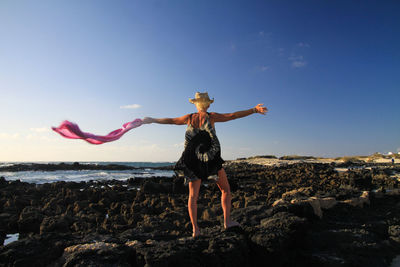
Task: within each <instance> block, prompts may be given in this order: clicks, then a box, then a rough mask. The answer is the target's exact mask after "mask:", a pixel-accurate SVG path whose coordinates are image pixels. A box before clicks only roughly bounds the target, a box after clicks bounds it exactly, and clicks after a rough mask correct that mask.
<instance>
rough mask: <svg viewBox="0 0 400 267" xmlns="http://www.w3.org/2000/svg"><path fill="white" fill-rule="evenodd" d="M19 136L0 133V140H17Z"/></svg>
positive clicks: (17, 134)
mask: <svg viewBox="0 0 400 267" xmlns="http://www.w3.org/2000/svg"><path fill="white" fill-rule="evenodd" d="M19 136H20V134H19V133H15V134H8V133H0V139H17V138H19Z"/></svg>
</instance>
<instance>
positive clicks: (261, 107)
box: [254, 104, 268, 115]
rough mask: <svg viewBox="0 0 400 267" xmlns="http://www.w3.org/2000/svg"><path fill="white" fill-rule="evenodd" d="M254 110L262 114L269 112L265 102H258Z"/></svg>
mask: <svg viewBox="0 0 400 267" xmlns="http://www.w3.org/2000/svg"><path fill="white" fill-rule="evenodd" d="M254 111H255V112H256V113H260V114H263V115H265V114H267V112H268V109H267V108H266V107H264V104H258V105H257V106H255V107H254Z"/></svg>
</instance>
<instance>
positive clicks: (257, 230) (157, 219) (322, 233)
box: [0, 161, 400, 266]
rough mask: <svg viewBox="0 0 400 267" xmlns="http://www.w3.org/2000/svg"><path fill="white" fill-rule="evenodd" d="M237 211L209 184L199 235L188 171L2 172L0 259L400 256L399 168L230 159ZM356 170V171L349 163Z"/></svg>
mask: <svg viewBox="0 0 400 267" xmlns="http://www.w3.org/2000/svg"><path fill="white" fill-rule="evenodd" d="M224 167H225V169H226V172H227V174H228V178H229V181H230V184H231V190H232V195H233V199H232V206H233V207H232V217H233V219H235V220H237V221H238V222H240V223H241V225H242V227H241V228H232V229H229V230H226V231H225V230H223V227H222V222H223V215H222V209H221V205H220V193H219V189H218V188H217V186H216V185H215V184H212V183H210V184H203V185H202V187H201V190H200V198H199V200H198V217H199V225H200V227H201V228H202V236H201V237H199V238H196V239H192V238H190V235H191V225H190V222H189V216H188V214H187V187H185V186H184V185H183V181H182V180H180V179H178V178H160V177H154V178H146V179H139V178H136V179H135V178H132V179H129V180H128V181H125V182H122V181H116V180H113V181H107V182H105V181H101V182H96V181H91V182H81V183H75V182H57V183H51V184H40V185H37V184H29V183H24V182H20V181H7V180H6V179H4V178H0V241H1V242H0V243H3V241H4V240H5V239H6V237H7V235H8V234H13V233H19V238H18V240H17V241H14V242H11V243H9V244H7V245H5V246H4V245H3V246H1V247H0V266H80V265H86V266H390V265H391V263H392V261H393V259H394V258H395V257H397V256H398V255H400V181H399V177H398V174H399V173H400V167H399V166H398V165H390V164H387V165H382V164H381V165H376V166H374V165H371V166H368V168H353V169H349V170H348V169H346V168H347V167H349V166H346V165H342V166H338V165H336V164H334V163H330V164H327V163H325V164H323V163H294V164H283V165H279V166H275V165H272V166H262V165H258V164H250V163H248V162H241V161H233V162H228V163H226V164H225V166H224ZM350 167H351V166H350Z"/></svg>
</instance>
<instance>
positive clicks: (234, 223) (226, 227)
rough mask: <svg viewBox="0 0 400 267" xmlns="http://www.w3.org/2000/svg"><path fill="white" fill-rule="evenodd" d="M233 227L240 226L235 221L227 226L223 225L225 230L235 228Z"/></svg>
mask: <svg viewBox="0 0 400 267" xmlns="http://www.w3.org/2000/svg"><path fill="white" fill-rule="evenodd" d="M235 226H240V223H238V222H236V221H230V222H229V223H228V224H227V225H226V224H225V225H224V227H225V229H228V228H231V227H235Z"/></svg>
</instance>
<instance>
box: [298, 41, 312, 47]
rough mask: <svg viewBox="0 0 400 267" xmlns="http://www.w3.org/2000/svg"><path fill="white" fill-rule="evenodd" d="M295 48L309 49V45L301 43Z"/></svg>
mask: <svg viewBox="0 0 400 267" xmlns="http://www.w3.org/2000/svg"><path fill="white" fill-rule="evenodd" d="M297 46H298V47H305V48H309V47H310V45H309V44H307V43H303V42H300V43H298V44H297Z"/></svg>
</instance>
